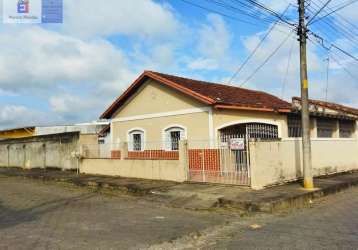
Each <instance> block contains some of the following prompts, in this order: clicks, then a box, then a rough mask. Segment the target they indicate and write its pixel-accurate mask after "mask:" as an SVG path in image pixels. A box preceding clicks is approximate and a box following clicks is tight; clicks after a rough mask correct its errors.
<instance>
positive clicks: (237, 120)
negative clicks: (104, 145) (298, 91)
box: [101, 72, 291, 150]
mask: <svg viewBox="0 0 358 250" xmlns="http://www.w3.org/2000/svg"><path fill="white" fill-rule="evenodd" d="M290 108H291V105H290V104H289V103H287V102H285V101H283V100H280V99H279V98H277V97H274V96H272V95H269V94H267V93H263V92H259V91H252V90H247V89H241V88H236V87H231V86H225V85H219V84H212V83H207V82H202V81H196V80H191V79H185V78H181V77H175V76H170V75H164V74H160V73H156V72H144V73H143V74H142V75H141V76H140V77H139V78H138V79H137V80H136V81H135V82H134V83H133V84H132V85H131V86H130V87H129V89H128V90H127V91H125V92H124V94H123V95H122V96H120V97H119V98H118V99H117V100H116V101H115V102H114V104H112V106H111V107H110V108H109V109H107V110H106V112H105V113H104V114H103V115H102V116H101V118H104V119H110V120H111V138H112V143H114V144H115V143H120V142H123V141H128V142H129V149H130V150H132V149H133V150H145V147H146V145H145V144H146V143H144V142H147V143H150V142H159V141H161V142H168V143H169V144H175V141H176V140H178V139H187V140H190V141H205V140H206V141H208V142H211V143H213V142H214V141H217V140H218V138H220V137H223V136H225V135H228V134H230V133H231V134H237V133H241V134H245V133H246V127H245V126H244V125H246V124H260V125H261V129H262V132H263V131H264V130H265V131H266V132H267V135H263V136H268V137H269V136H270V137H287V135H288V130H287V113H288V112H290ZM265 126H266V127H265ZM257 130H260V127H258V128H257ZM270 130H272V131H270ZM270 133H271V134H270ZM170 148H174V149H175V148H176V146H175V145H165V144H164V145H163V148H162V149H163V150H170Z"/></svg>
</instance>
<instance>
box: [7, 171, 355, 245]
mask: <svg viewBox="0 0 358 250" xmlns="http://www.w3.org/2000/svg"><path fill="white" fill-rule="evenodd" d="M0 249H358V188H353V189H350V190H347V191H345V192H342V193H339V194H336V195H332V196H328V197H326V198H323V199H320V200H315V201H314V202H313V204H312V206H311V207H310V208H304V209H299V210H294V211H287V212H281V213H277V214H273V215H267V214H258V215H254V216H249V217H240V216H238V215H237V214H236V213H235V212H233V211H227V212H223V211H220V212H216V211H207V212H198V211H190V210H184V209H178V208H170V207H166V206H164V205H163V204H160V203H159V202H154V201H153V202H151V201H149V200H146V199H143V198H142V197H140V196H138V197H135V196H125V195H122V194H119V193H112V192H108V193H101V192H97V191H96V190H94V189H89V188H78V187H74V186H69V185H68V186H66V185H64V184H57V183H52V182H42V181H38V180H30V179H25V178H18V177H4V176H0Z"/></svg>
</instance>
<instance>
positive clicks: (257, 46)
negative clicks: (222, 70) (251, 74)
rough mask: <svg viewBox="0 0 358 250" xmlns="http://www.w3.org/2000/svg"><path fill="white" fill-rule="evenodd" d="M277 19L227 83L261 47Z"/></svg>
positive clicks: (230, 81) (231, 79)
mask: <svg viewBox="0 0 358 250" xmlns="http://www.w3.org/2000/svg"><path fill="white" fill-rule="evenodd" d="M290 5H291V4H289V5H288V6H287V7H286V9H285V10H284V11H283V13H282V15H284V14H285V12H286V11H287V10H288V8H289V7H290ZM277 23H278V20H277V21H276V22H275V23H274V24H273V25H272V26H271V28H270V29H269V30H268V32H267V33H266V34H265V35H264V36H263V37H262V38H261V40H260V42H259V43H258V44H257V45H256V47H255V48H254V50H253V51H252V52H251V53H250V55H249V56H248V57H247V58H246V59H245V61H244V62H243V63H242V64H241V66H240V67H239V68H238V69H237V70H236V71H235V73H234V74H233V75H232V76H231V78H230V80H229V81H228V84H230V83H232V81H233V80H234V79H235V77H236V76H237V75H238V74H239V73H240V71H241V70H242V69H243V68H244V67H245V65H246V64H247V63H248V61H249V60H250V59H251V58H252V57H253V56H254V55H255V53H256V51H257V50H258V49H259V48H260V47H261V45H262V44H263V42H264V41H265V39H266V38H267V37H268V36H269V35H270V34H271V32H272V31H273V30H274V28H275V26H276V25H277Z"/></svg>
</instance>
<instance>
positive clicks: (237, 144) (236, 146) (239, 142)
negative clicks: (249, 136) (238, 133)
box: [230, 138, 245, 150]
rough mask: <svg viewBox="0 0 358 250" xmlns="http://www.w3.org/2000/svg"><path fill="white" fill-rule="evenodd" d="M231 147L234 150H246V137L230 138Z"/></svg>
mask: <svg viewBox="0 0 358 250" xmlns="http://www.w3.org/2000/svg"><path fill="white" fill-rule="evenodd" d="M230 149H232V150H244V149H245V139H244V138H232V139H230Z"/></svg>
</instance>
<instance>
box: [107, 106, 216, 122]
mask: <svg viewBox="0 0 358 250" xmlns="http://www.w3.org/2000/svg"><path fill="white" fill-rule="evenodd" d="M210 109H211V107H200V108H191V109H181V110H176V111H170V112H161V113H152V114H145V115H135V116H127V117H120V118H115V119H112V122H125V121H135V120H144V119H150V118H158V117H168V116H175V115H185V114H194V113H201V112H209V111H210Z"/></svg>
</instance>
